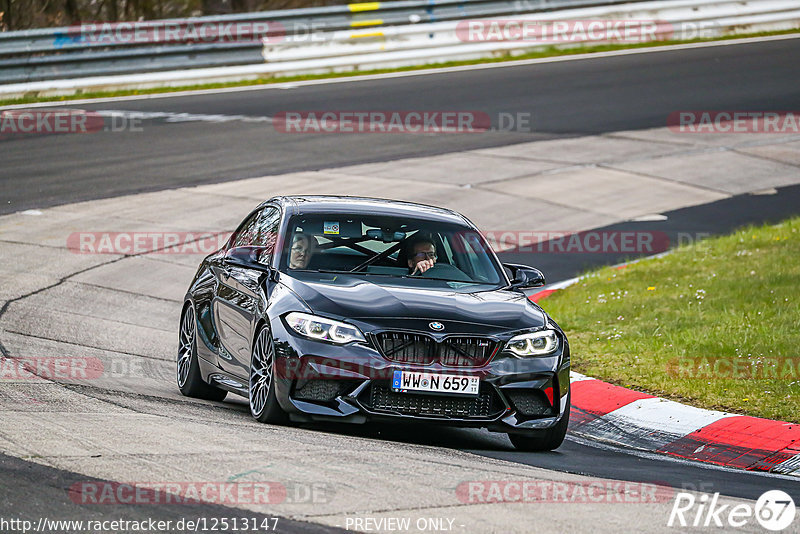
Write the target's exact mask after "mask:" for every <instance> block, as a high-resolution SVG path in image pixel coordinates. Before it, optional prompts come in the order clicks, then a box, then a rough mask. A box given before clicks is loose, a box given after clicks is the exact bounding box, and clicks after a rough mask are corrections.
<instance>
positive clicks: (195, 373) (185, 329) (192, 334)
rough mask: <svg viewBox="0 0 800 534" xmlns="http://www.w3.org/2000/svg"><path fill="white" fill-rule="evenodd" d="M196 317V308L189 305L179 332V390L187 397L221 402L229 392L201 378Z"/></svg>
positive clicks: (182, 317)
mask: <svg viewBox="0 0 800 534" xmlns="http://www.w3.org/2000/svg"><path fill="white" fill-rule="evenodd" d="M194 317H195V316H194V306H192V305H191V304H189V305H188V306H186V307H185V308H184V310H183V315H182V316H181V327H180V331H179V332H178V362H177V379H178V388H180V390H181V393H183V394H184V395H185V396H187V397H195V398H198V399H206V400H213V401H221V400H222V399H224V398H225V396H226V395H227V394H228V392H227V391H225V390H223V389H219V388H216V387H214V386H212V385H210V384H207V383H206V382H205V381H204V380H203V378H202V377H201V376H200V365H199V364H198V362H197V322H196V321H195V318H194Z"/></svg>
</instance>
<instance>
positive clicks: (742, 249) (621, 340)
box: [541, 217, 800, 423]
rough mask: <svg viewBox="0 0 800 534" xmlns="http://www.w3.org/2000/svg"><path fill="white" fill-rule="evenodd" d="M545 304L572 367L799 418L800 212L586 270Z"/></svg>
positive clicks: (689, 399) (689, 397) (686, 397)
mask: <svg viewBox="0 0 800 534" xmlns="http://www.w3.org/2000/svg"><path fill="white" fill-rule="evenodd" d="M541 304H542V305H543V306H544V307H545V309H546V310H547V312H548V313H549V314H551V315H552V316H553V318H555V319H556V320H557V321H558V323H559V325H560V326H561V327H562V328H564V330H565V331H566V332H567V336H568V337H569V339H570V345H571V350H572V365H573V370H575V371H577V372H579V373H583V374H586V375H589V376H592V377H595V378H599V379H601V380H605V381H607V382H611V383H614V384H617V385H621V386H625V387H629V388H632V389H636V390H640V391H646V392H648V393H651V394H654V395H658V396H662V397H667V398H672V399H674V400H677V401H680V402H685V403H687V404H691V405H694V406H699V407H702V408H708V409H716V410H723V411H729V412H733V413H740V414H747V415H753V416H758V417H766V418H768V419H778V420H783V421H790V422H795V423H797V422H800V217H797V218H793V219H789V220H786V221H784V222H783V223H781V224H778V225H775V226H760V227H748V228H744V229H742V230H741V231H737V232H736V233H734V234H732V235H729V236H724V237H715V238H710V239H706V240H703V241H699V242H697V243H695V244H693V245H687V246H683V247H679V248H677V249H675V250H673V251H672V252H671V253H670V254H667V255H664V256H662V257H657V258H652V259H646V260H643V261H640V262H638V263H632V264H629V265H628V266H627V267H624V268H615V267H607V268H603V269H600V270H598V271H593V272H591V273H589V274H588V275H587V276H586V277H585V278H583V279H582V280H580V281H579V282H578V283H576V284H574V285H572V286H570V287H568V288H567V289H565V290H563V291H558V292H556V293H554V294H553V295H551V296H549V297H548V298H547V299H545V300H544V301H542V302H541Z"/></svg>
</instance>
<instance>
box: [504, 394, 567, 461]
mask: <svg viewBox="0 0 800 534" xmlns="http://www.w3.org/2000/svg"><path fill="white" fill-rule="evenodd" d="M569 410H570V398H569V395H568V396H567V409H566V411H565V412H564V417H562V418H561V420H560V421H559V422H558V423H556V425H555V426H554V427H552V428H548V429H547V430H539V431H535V432H531V433H529V434H527V433H526V434H509V435H508V438H509V439H510V440H511V443H512V444H513V445H514V447H515V448H516V449H517V450H520V451H529V452H536V451H552V450H554V449H557V448H559V447H560V446H561V444H562V443H563V442H564V437H565V436H566V435H567V426H569Z"/></svg>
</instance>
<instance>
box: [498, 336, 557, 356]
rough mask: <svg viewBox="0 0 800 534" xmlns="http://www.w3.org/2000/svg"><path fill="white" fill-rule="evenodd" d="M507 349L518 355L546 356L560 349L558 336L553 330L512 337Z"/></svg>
mask: <svg viewBox="0 0 800 534" xmlns="http://www.w3.org/2000/svg"><path fill="white" fill-rule="evenodd" d="M506 349H507V350H510V351H511V352H513V353H514V354H516V355H517V356H544V355H546V354H551V353H553V352H555V351H556V349H558V336H557V335H556V333H555V332H554V331H553V330H540V331H539V332H530V333H527V334H521V335H519V336H514V337H512V338H511V339H510V340H509V341H508V343H506Z"/></svg>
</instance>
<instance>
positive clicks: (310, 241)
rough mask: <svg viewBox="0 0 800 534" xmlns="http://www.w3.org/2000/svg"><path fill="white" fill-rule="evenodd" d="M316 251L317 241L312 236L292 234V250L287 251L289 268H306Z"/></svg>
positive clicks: (299, 233)
mask: <svg viewBox="0 0 800 534" xmlns="http://www.w3.org/2000/svg"><path fill="white" fill-rule="evenodd" d="M316 249H317V239H316V238H315V237H314V236H312V235H308V234H304V233H301V232H298V233H296V234H294V235H293V236H292V248H291V249H290V250H289V268H290V269H306V268H308V264H309V263H310V262H311V257H312V256H313V255H314V252H315V251H316Z"/></svg>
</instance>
